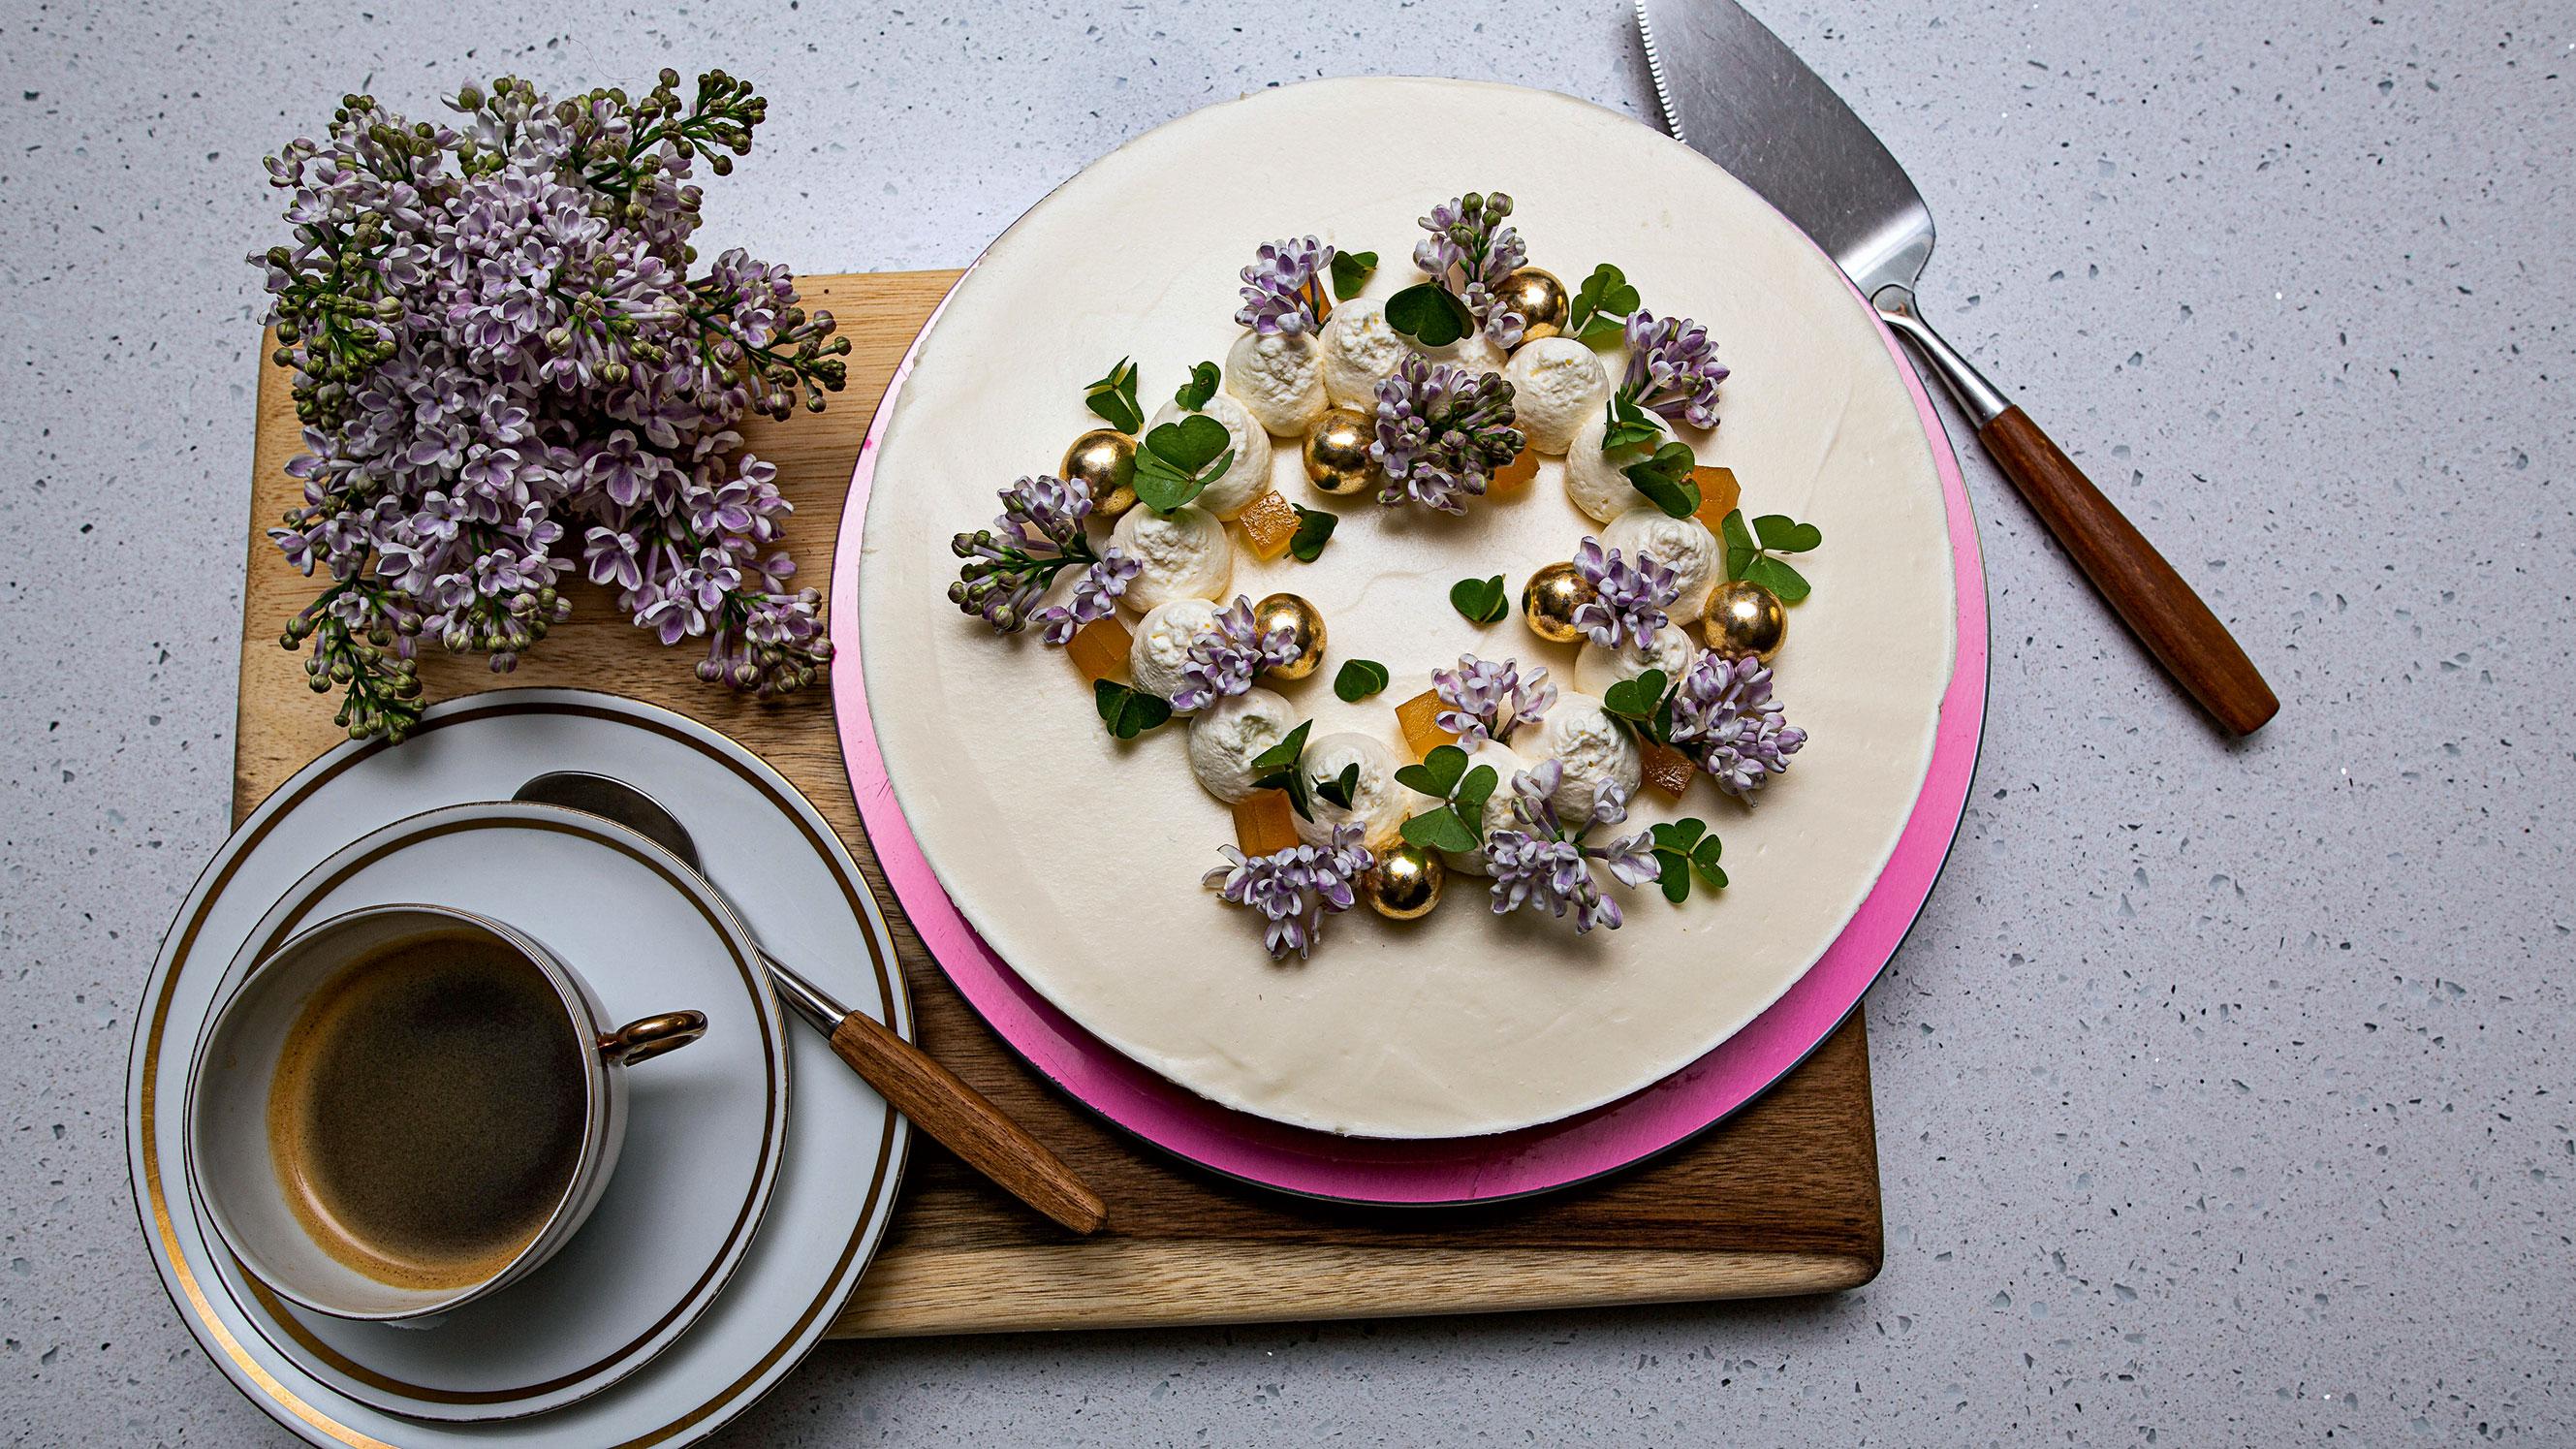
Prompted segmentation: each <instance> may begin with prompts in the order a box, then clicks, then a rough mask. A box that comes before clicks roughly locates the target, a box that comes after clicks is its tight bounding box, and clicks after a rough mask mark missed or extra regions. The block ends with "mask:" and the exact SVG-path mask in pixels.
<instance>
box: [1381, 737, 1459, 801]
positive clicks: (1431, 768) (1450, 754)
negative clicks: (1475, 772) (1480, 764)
mask: <svg viewBox="0 0 2576 1449" xmlns="http://www.w3.org/2000/svg"><path fill="white" fill-rule="evenodd" d="M1466 773H1467V752H1466V751H1465V750H1462V749H1460V748H1458V747H1457V746H1456V745H1435V746H1433V747H1432V751H1431V753H1429V754H1427V755H1424V756H1423V757H1422V763H1421V764H1418V765H1405V766H1402V767H1400V768H1399V769H1397V770H1396V772H1395V783H1397V784H1399V785H1402V786H1404V787H1405V788H1406V789H1408V790H1418V791H1420V792H1421V793H1423V794H1425V795H1428V796H1430V797H1432V798H1433V799H1435V800H1446V799H1448V798H1449V792H1450V791H1452V790H1454V789H1456V788H1457V787H1458V781H1459V780H1460V779H1461V778H1462V777H1464V776H1465V775H1466Z"/></svg>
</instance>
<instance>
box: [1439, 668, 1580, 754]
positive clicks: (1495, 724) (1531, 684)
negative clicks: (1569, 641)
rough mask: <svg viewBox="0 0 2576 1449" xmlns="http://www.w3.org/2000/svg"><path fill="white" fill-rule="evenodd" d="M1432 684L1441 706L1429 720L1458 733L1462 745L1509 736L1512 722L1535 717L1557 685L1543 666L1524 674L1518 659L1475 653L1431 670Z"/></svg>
mask: <svg viewBox="0 0 2576 1449" xmlns="http://www.w3.org/2000/svg"><path fill="white" fill-rule="evenodd" d="M1431 689H1432V692H1433V693H1434V694H1436V695H1438V696H1439V698H1440V703H1441V704H1442V705H1443V706H1444V707H1443V708H1442V709H1440V710H1439V711H1437V712H1436V713H1434V714H1433V715H1432V717H1431V721H1432V723H1434V724H1436V725H1438V726H1440V728H1442V729H1444V730H1447V731H1448V732H1449V733H1451V734H1453V735H1456V736H1457V737H1458V746H1459V748H1461V749H1465V750H1473V749H1475V748H1476V746H1478V745H1480V744H1482V743H1484V742H1485V741H1487V740H1493V741H1495V742H1496V743H1500V742H1502V741H1504V740H1507V739H1509V738H1510V737H1511V733H1512V730H1513V728H1514V727H1515V726H1518V725H1524V724H1528V723H1530V722H1531V721H1533V720H1536V719H1538V718H1539V717H1540V716H1542V715H1544V714H1546V713H1547V710H1548V706H1550V705H1552V704H1554V703H1556V686H1555V685H1553V684H1550V683H1548V682H1547V670H1546V668H1545V667H1544V666H1542V667H1540V668H1537V669H1533V670H1531V671H1530V672H1529V673H1528V675H1527V676H1523V675H1522V673H1521V672H1520V661H1518V660H1516V659H1499V660H1496V659H1479V658H1477V657H1476V656H1475V655H1473V654H1461V655H1459V656H1458V667H1457V668H1455V669H1434V670H1432V671H1431Z"/></svg>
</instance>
